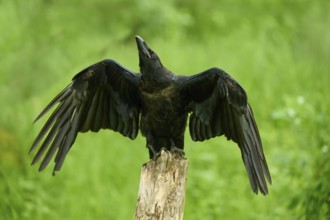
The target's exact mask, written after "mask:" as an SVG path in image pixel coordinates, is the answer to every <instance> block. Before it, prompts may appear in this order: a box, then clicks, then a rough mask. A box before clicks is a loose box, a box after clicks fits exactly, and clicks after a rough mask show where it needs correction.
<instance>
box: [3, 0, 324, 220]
mask: <svg viewBox="0 0 330 220" xmlns="http://www.w3.org/2000/svg"><path fill="white" fill-rule="evenodd" d="M329 10H330V2H329V1H327V0H316V1H307V0H301V1H287V0H279V1H277V0H267V1H261V0H249V1H243V0H237V1H229V0H222V1H215V0H212V1H201V0H197V1H188V0H183V1H174V0H169V1H158V2H156V1H147V0H140V1H133V0H114V1H105V0H95V1H87V0H82V1H78V0H72V1H64V0H59V1H52V0H30V1H19V0H13V1H8V0H0V30H1V34H0V51H1V58H0V94H1V98H0V106H1V114H0V193H1V195H2V197H1V200H0V219H34V220H38V219H132V218H133V216H134V210H135V205H136V198H137V191H138V184H139V175H140V167H141V165H142V164H143V163H145V162H146V161H147V160H148V154H147V150H146V149H145V141H144V138H143V137H141V135H139V137H138V138H137V140H136V141H130V140H128V139H126V138H123V137H122V136H121V135H119V134H117V133H114V132H112V131H106V130H104V131H102V132H100V133H99V134H95V133H86V134H84V135H80V136H79V137H78V139H77V141H76V143H75V145H74V146H73V148H72V149H71V151H70V153H69V155H68V157H67V158H66V161H65V163H64V166H63V168H62V170H61V172H59V173H57V175H56V176H55V177H53V176H51V170H52V167H51V166H49V167H48V168H47V169H46V170H45V171H44V172H42V173H38V171H37V167H31V166H30V162H31V160H32V156H31V155H30V156H29V155H28V150H29V147H30V145H31V143H32V142H33V140H34V138H35V136H36V135H37V133H38V131H39V129H40V128H41V126H42V123H44V122H45V119H43V120H41V121H40V122H38V123H36V124H35V125H32V122H33V120H34V118H35V117H36V116H37V114H38V113H39V112H40V111H41V110H42V108H43V107H44V106H45V105H46V104H47V103H48V102H49V101H50V99H51V98H53V97H54V95H56V94H57V93H58V92H59V91H60V90H61V89H62V88H64V87H65V86H66V85H67V84H68V83H69V82H70V80H71V78H72V77H73V75H74V74H75V73H77V72H78V71H79V70H81V69H83V68H84V67H86V66H88V65H89V64H92V63H94V62H97V61H99V60H101V59H104V58H112V59H115V60H116V61H118V62H119V63H121V64H122V65H124V66H127V67H128V68H130V69H132V70H134V71H138V55H137V50H136V45H135V41H134V35H135V34H138V35H141V36H142V37H143V38H145V39H146V40H147V42H149V44H150V45H151V46H152V48H154V49H155V51H156V52H158V54H159V55H160V57H161V58H162V61H163V63H164V64H166V66H168V67H169V68H170V69H171V70H173V71H174V72H176V73H182V74H194V73H198V72H201V71H203V70H205V69H207V68H210V67H213V66H217V67H221V68H223V69H224V70H226V71H227V72H229V73H230V74H231V75H232V76H233V77H234V78H236V79H237V80H238V81H239V82H240V83H241V84H242V86H243V87H244V88H245V89H246V90H247V92H248V94H249V101H250V103H251V104H252V106H253V109H254V113H255V116H256V120H257V122H258V125H259V128H260V132H261V136H262V139H263V144H264V148H265V153H266V156H267V159H268V163H269V167H270V171H271V174H272V177H273V185H272V186H271V187H270V194H269V195H268V196H266V197H265V196H262V195H258V196H256V195H254V194H253V193H252V191H251V189H250V185H249V182H248V178H247V175H246V173H245V169H244V166H243V163H242V161H241V158H240V153H239V150H238V148H237V147H236V145H235V144H233V143H231V142H227V141H226V140H225V138H216V139H212V140H210V141H207V142H203V143H195V142H193V141H191V139H190V136H189V132H188V131H187V132H186V143H185V145H186V150H185V151H186V156H187V158H188V159H189V163H190V165H189V177H188V185H187V192H186V206H185V219H330V199H329V198H330V184H329V179H330V162H329V161H330V152H329V151H330V149H329V148H330V146H329V144H330V135H329V132H330V123H329V122H330V101H329V97H328V93H329V92H328V91H329V88H328V84H329V82H330V74H329V70H330V62H329V61H330V29H329V24H330V14H329Z"/></svg>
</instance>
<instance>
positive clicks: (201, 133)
mask: <svg viewBox="0 0 330 220" xmlns="http://www.w3.org/2000/svg"><path fill="white" fill-rule="evenodd" d="M182 88H183V93H184V94H186V96H187V97H188V99H189V100H190V101H191V102H192V107H191V111H192V114H191V115H190V119H189V128H190V135H191V137H192V139H193V140H194V141H204V140H206V139H209V138H213V137H216V136H220V135H225V136H226V137H227V139H228V140H233V141H234V142H236V143H237V144H238V146H239V147H240V150H241V153H242V159H243V162H244V164H245V167H246V170H247V173H248V176H249V180H250V183H251V187H252V190H253V191H254V192H255V193H258V190H260V191H261V193H263V194H267V193H268V189H267V183H266V179H267V180H268V182H269V183H271V177H270V173H269V170H268V166H267V162H266V158H265V155H264V152H263V148H262V143H261V139H260V135H259V131H258V128H257V124H256V122H255V120H254V117H253V112H252V109H251V107H250V105H249V104H248V102H247V95H246V93H245V91H244V89H243V88H242V87H241V86H240V85H239V84H238V83H237V82H236V81H235V80H234V79H233V78H231V77H230V76H229V75H228V74H227V73H225V72H224V71H223V70H221V69H218V68H212V69H209V70H207V71H205V72H202V73H200V74H197V75H195V76H191V77H188V78H187V79H186V80H185V82H184V84H183V87H182Z"/></svg>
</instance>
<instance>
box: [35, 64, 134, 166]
mask: <svg viewBox="0 0 330 220" xmlns="http://www.w3.org/2000/svg"><path fill="white" fill-rule="evenodd" d="M139 79H140V75H138V74H134V73H132V72H130V71H128V70H127V69H125V68H123V67H122V66H120V65H119V64H118V63H116V62H115V61H113V60H104V61H101V62H99V63H96V64H94V65H91V66H90V67H87V68H85V69H84V70H82V71H81V72H79V73H78V74H77V75H76V76H75V77H74V78H73V80H72V83H70V84H69V85H68V86H67V87H66V88H65V89H64V90H63V91H62V92H60V93H59V94H58V95H57V96H56V97H55V98H54V99H53V100H52V101H51V102H50V103H49V104H48V105H47V106H46V107H45V109H44V110H43V111H42V112H41V113H40V114H39V115H38V117H37V118H36V120H35V121H37V120H39V119H40V118H41V117H42V116H43V115H45V114H46V113H47V112H48V111H49V110H50V109H52V108H53V107H54V106H55V105H57V104H58V106H57V108H56V109H55V110H54V112H53V113H52V114H51V116H50V117H49V119H48V120H47V122H46V123H45V125H44V126H43V127H42V129H41V131H40V133H39V134H38V136H37V137H36V139H35V141H34V142H33V144H32V146H31V149H30V152H32V151H33V150H35V149H36V147H37V146H38V145H39V143H40V141H41V140H42V139H44V141H43V143H42V144H41V146H40V147H39V149H38V152H37V153H36V155H35V157H34V159H33V161H32V164H35V163H37V162H38V161H39V160H40V159H41V158H42V157H43V155H44V154H45V152H46V151H47V153H46V155H45V156H44V158H43V160H42V162H41V165H40V167H39V170H40V171H41V170H43V169H44V168H45V167H46V166H47V165H48V164H49V162H50V161H51V159H52V158H53V156H54V154H55V153H56V152H57V153H56V156H55V167H54V172H55V171H58V170H60V169H61V167H62V164H63V162H64V159H65V157H66V155H67V153H68V152H69V150H70V148H71V146H72V145H73V143H74V141H75V139H76V137H77V135H78V132H86V131H89V130H91V131H95V132H97V131H99V130H100V129H101V128H105V129H112V130H114V131H117V132H120V133H121V134H122V135H124V136H127V137H129V138H131V139H134V138H135V137H136V135H137V133H138V129H139V128H138V122H139V114H140V105H139V101H138V100H139V99H138V92H137V90H138V84H139Z"/></svg>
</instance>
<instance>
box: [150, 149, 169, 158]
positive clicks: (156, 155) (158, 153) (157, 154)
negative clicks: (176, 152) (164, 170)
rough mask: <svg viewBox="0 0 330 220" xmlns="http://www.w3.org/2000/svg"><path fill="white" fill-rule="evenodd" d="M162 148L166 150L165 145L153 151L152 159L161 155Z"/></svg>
mask: <svg viewBox="0 0 330 220" xmlns="http://www.w3.org/2000/svg"><path fill="white" fill-rule="evenodd" d="M163 150H165V151H166V148H165V147H162V148H161V149H160V151H159V152H156V151H153V154H154V157H153V158H152V159H153V160H157V159H158V157H159V156H160V155H161V153H162V151H163Z"/></svg>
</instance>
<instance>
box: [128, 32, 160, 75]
mask: <svg viewBox="0 0 330 220" xmlns="http://www.w3.org/2000/svg"><path fill="white" fill-rule="evenodd" d="M135 39H136V44H137V47H138V50H139V59H140V69H141V73H142V74H143V73H146V72H150V71H151V72H153V71H154V70H157V69H159V68H162V67H163V65H162V63H161V61H160V59H159V57H158V55H157V54H156V53H155V52H154V51H153V50H151V49H150V48H149V47H148V45H147V44H146V42H145V41H144V40H143V39H142V38H141V37H140V36H135Z"/></svg>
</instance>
